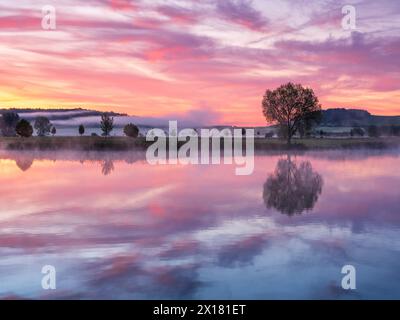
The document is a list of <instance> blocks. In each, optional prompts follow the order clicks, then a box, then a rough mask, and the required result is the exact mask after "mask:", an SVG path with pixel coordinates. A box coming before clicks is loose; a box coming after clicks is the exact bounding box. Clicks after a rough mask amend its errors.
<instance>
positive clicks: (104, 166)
mask: <svg viewBox="0 0 400 320" xmlns="http://www.w3.org/2000/svg"><path fill="white" fill-rule="evenodd" d="M113 171H114V162H113V161H112V160H111V159H105V160H103V161H102V162H101V173H102V174H103V175H104V176H108V175H109V174H110V173H111V172H113Z"/></svg>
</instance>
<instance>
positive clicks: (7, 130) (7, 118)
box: [0, 111, 139, 138]
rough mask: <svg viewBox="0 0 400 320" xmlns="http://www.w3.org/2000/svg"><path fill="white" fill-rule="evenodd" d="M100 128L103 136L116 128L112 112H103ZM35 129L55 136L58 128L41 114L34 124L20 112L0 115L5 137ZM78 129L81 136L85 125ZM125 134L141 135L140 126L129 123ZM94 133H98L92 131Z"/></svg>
mask: <svg viewBox="0 0 400 320" xmlns="http://www.w3.org/2000/svg"><path fill="white" fill-rule="evenodd" d="M99 125H100V129H101V131H102V136H104V137H108V136H110V134H111V132H112V131H113V130H114V117H112V116H111V115H110V113H103V114H101V120H100V123H99ZM34 130H35V131H36V134H37V135H38V136H39V137H45V136H49V135H53V136H55V135H56V134H57V128H56V127H55V126H54V125H53V124H52V123H51V121H50V120H49V119H48V118H47V117H43V116H39V117H36V119H35V120H34V121H33V125H32V124H31V122H30V121H28V120H26V119H21V118H20V116H19V114H18V113H16V112H14V111H6V112H3V114H2V115H1V117H0V132H1V135H2V136H4V137H15V136H19V137H23V138H29V137H31V136H32V135H33V132H34ZM77 131H78V133H79V135H80V136H83V135H84V134H85V131H86V130H85V126H84V125H83V124H81V125H79V126H78V128H77ZM124 134H125V135H126V136H127V137H132V138H136V137H138V136H139V128H138V127H137V126H136V125H134V124H133V123H129V124H127V125H125V127H124ZM92 135H97V134H95V133H92Z"/></svg>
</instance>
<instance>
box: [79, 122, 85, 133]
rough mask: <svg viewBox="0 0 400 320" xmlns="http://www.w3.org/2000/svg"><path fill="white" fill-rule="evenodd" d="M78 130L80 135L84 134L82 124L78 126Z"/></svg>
mask: <svg viewBox="0 0 400 320" xmlns="http://www.w3.org/2000/svg"><path fill="white" fill-rule="evenodd" d="M78 130H79V135H80V136H83V135H84V134H85V127H84V126H83V124H81V125H80V126H79V128H78Z"/></svg>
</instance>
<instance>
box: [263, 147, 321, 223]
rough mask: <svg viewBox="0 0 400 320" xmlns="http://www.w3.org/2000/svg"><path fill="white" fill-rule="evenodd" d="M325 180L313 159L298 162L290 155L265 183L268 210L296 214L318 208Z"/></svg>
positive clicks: (280, 163)
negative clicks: (314, 169) (315, 166)
mask: <svg viewBox="0 0 400 320" xmlns="http://www.w3.org/2000/svg"><path fill="white" fill-rule="evenodd" d="M322 187H323V179H322V177H321V175H320V174H319V173H317V172H315V171H313V167H312V165H311V163H310V161H302V162H300V163H296V161H293V160H292V159H291V156H290V155H287V159H281V160H279V161H278V164H277V165H276V168H275V171H274V173H273V174H271V175H270V176H269V177H268V179H267V181H266V182H265V184H264V192H263V199H264V203H265V205H266V207H267V208H268V209H270V208H275V209H276V210H278V211H279V212H281V213H283V214H287V215H289V216H292V215H294V214H301V213H303V212H304V211H310V210H312V209H313V208H314V206H315V204H316V203H317V201H318V198H319V196H320V194H321V192H322Z"/></svg>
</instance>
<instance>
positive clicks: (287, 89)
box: [262, 82, 321, 144]
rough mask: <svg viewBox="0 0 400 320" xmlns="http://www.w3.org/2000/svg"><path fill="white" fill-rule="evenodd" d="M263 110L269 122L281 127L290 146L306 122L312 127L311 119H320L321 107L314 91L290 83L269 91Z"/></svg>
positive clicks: (265, 96) (266, 94) (264, 100)
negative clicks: (294, 136)
mask: <svg viewBox="0 0 400 320" xmlns="http://www.w3.org/2000/svg"><path fill="white" fill-rule="evenodd" d="M262 109H263V114H264V116H265V118H266V119H267V121H268V122H271V123H277V124H279V125H280V126H281V129H282V130H283V131H284V132H285V136H286V138H287V142H288V144H290V143H291V139H292V137H293V135H295V134H296V132H297V131H298V130H299V129H300V128H301V127H302V126H304V123H305V121H307V124H308V125H310V123H312V122H309V119H310V117H312V118H314V117H318V114H319V113H320V112H321V105H320V104H319V102H318V98H317V97H316V96H315V94H314V91H313V90H312V89H310V88H304V87H303V86H302V85H300V84H293V83H291V82H289V83H287V84H284V85H282V86H280V87H279V88H277V89H275V90H267V91H266V92H265V95H264V97H263V101H262Z"/></svg>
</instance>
